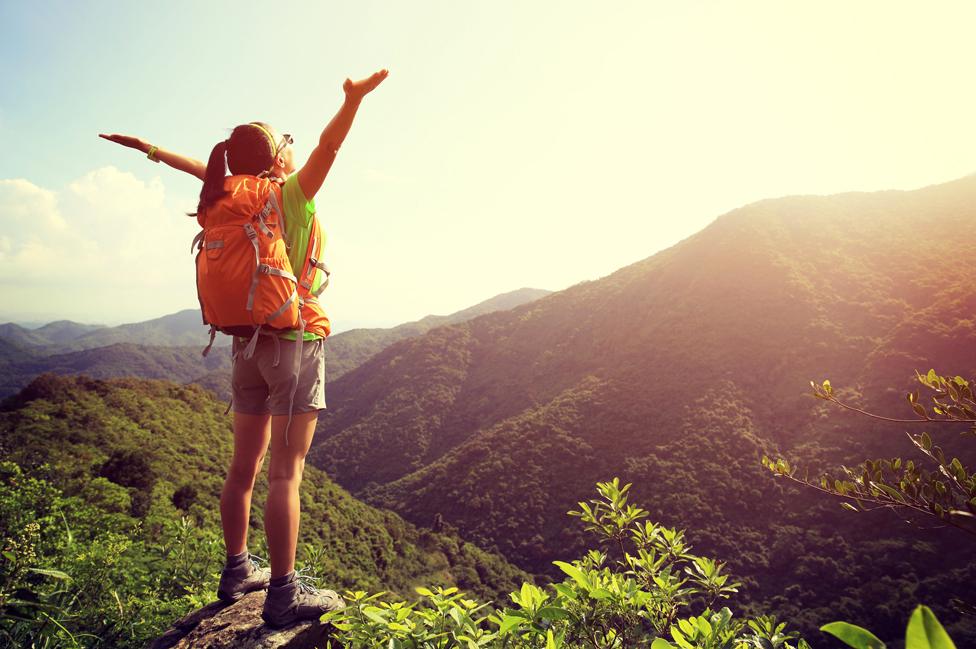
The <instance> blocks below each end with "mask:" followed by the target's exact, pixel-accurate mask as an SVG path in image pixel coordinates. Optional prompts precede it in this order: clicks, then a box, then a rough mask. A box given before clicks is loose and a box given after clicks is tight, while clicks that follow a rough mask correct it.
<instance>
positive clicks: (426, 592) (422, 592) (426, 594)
mask: <svg viewBox="0 0 976 649" xmlns="http://www.w3.org/2000/svg"><path fill="white" fill-rule="evenodd" d="M414 590H415V591H417V594H418V595H423V596H424V597H433V596H434V593H432V592H431V591H430V589H429V588H424V587H423V586H417V587H416V588H414Z"/></svg>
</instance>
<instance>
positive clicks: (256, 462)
mask: <svg viewBox="0 0 976 649" xmlns="http://www.w3.org/2000/svg"><path fill="white" fill-rule="evenodd" d="M270 423H271V416H270V415H245V414H242V413H239V412H235V413H234V458H233V460H231V464H230V470H229V471H228V472H227V479H226V480H225V481H224V490H223V492H222V493H221V494H220V520H221V523H222V524H223V528H224V545H225V546H226V547H227V554H228V555H236V554H240V553H241V552H244V550H246V549H247V528H248V523H249V522H250V519H251V494H252V493H253V491H254V480H255V479H256V478H257V476H258V473H260V471H261V466H262V465H263V464H264V454H265V452H266V451H267V450H268V441H269V440H270V439H271V426H270V425H269V424H270Z"/></svg>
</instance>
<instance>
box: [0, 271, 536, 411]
mask: <svg viewBox="0 0 976 649" xmlns="http://www.w3.org/2000/svg"><path fill="white" fill-rule="evenodd" d="M546 294H548V291H544V290H541V289H531V288H523V289H519V290H516V291H511V292H509V293H503V294H501V295H497V296H495V297H493V298H491V299H488V300H485V301H484V302H480V303H478V304H476V305H474V306H472V307H469V308H467V309H464V310H462V311H458V312H456V313H452V314H451V315H446V316H435V315H431V316H427V317H425V318H423V319H422V320H418V321H416V322H408V323H405V324H402V325H398V326H396V327H392V328H388V329H354V330H352V331H347V332H342V333H339V334H336V335H334V336H330V337H329V338H328V348H327V351H326V359H327V361H326V372H327V378H328V380H330V381H331V380H334V379H335V378H337V377H339V376H341V375H342V374H343V373H345V372H346V371H348V370H350V369H352V368H354V367H356V366H357V365H358V364H359V363H362V362H363V361H365V360H366V359H368V358H369V357H370V356H372V355H373V354H375V353H377V352H378V351H380V350H382V349H383V348H384V347H386V346H387V345H389V344H391V343H393V342H396V341H398V340H403V339H405V338H410V337H413V336H419V335H420V334H422V333H424V332H426V331H429V330H430V329H433V328H434V327H437V326H440V325H444V324H450V323H455V322H463V321H464V320H468V319H470V318H473V317H476V316H478V315H481V314H483V313H490V312H492V311H497V310H502V309H510V308H512V307H514V306H517V305H520V304H525V303H526V302H529V301H531V300H534V299H537V298H539V297H540V296H542V295H546ZM206 332H207V329H206V328H205V327H203V326H202V325H201V323H200V314H199V311H197V310H193V309H191V310H186V311H180V312H178V313H174V314H171V315H168V316H164V317H162V318H157V319H155V320H149V321H146V322H137V323H133V324H127V325H120V326H118V327H109V328H106V327H102V326H100V325H80V324H78V323H73V322H69V321H67V320H63V321H59V322H52V323H50V324H47V325H44V326H43V327H40V328H38V329H25V328H23V327H20V326H19V325H16V324H13V323H7V324H4V325H0V398H3V397H6V396H9V395H11V394H14V393H15V392H17V391H18V390H20V389H21V388H22V387H24V386H25V385H27V384H28V383H29V382H30V381H31V379H33V378H34V377H35V376H38V375H39V374H43V373H44V372H53V373H55V374H85V375H87V376H92V377H95V378H109V377H113V376H137V377H141V378H147V379H169V380H171V381H177V382H179V383H191V382H192V383H198V384H200V385H202V386H204V387H205V388H208V389H210V390H213V391H214V392H215V393H216V394H217V396H218V397H219V398H221V399H229V398H230V360H231V359H230V351H229V347H228V345H227V343H228V342H229V341H230V338H228V337H227V336H224V335H218V336H217V338H216V341H215V348H214V349H213V350H212V351H211V352H210V353H209V354H208V355H207V356H206V357H203V356H202V355H201V353H200V352H201V351H202V350H203V348H204V346H206V343H207V341H208V339H209V338H208V335H207V333H206ZM108 341H120V342H108ZM174 345H184V346H174ZM186 345H189V346H186ZM65 350H67V351H65Z"/></svg>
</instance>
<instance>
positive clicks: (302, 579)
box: [295, 566, 319, 595]
mask: <svg viewBox="0 0 976 649" xmlns="http://www.w3.org/2000/svg"><path fill="white" fill-rule="evenodd" d="M295 580H296V581H297V582H298V589H299V591H300V592H305V593H309V594H312V595H315V594H317V593H318V590H317V589H316V588H315V586H314V585H313V584H312V582H315V581H318V580H319V578H318V577H313V576H312V575H310V574H309V573H308V572H307V567H306V566H302V567H301V568H299V569H298V570H296V571H295Z"/></svg>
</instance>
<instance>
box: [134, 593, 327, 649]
mask: <svg viewBox="0 0 976 649" xmlns="http://www.w3.org/2000/svg"><path fill="white" fill-rule="evenodd" d="M266 594H267V591H263V590H262V591H256V592H253V593H248V594H247V595H245V596H244V597H242V598H241V600H240V601H238V602H235V603H233V604H225V603H223V602H219V601H218V602H214V603H213V604H208V605H207V606H204V607H203V608H201V609H197V610H196V611H193V612H192V613H189V614H188V615H186V616H184V617H182V618H180V619H179V620H177V621H176V622H175V623H174V624H173V626H172V627H170V629H169V630H168V631H166V633H164V634H163V635H161V636H160V637H158V638H156V640H154V641H153V642H152V643H150V644H149V645H148V646H147V647H146V649H324V648H325V647H326V642H327V641H328V640H329V639H330V638H331V634H332V633H333V632H334V631H335V627H333V626H332V625H331V624H322V623H321V622H318V621H312V622H301V623H298V624H295V625H294V626H290V627H288V628H287V629H281V630H277V631H276V630H274V629H271V628H269V627H268V626H266V625H265V624H264V621H263V620H262V619H261V609H262V608H263V607H264V598H265V595H266ZM341 646H342V645H341V644H339V643H338V641H336V640H335V639H333V640H332V647H333V649H340V648H341Z"/></svg>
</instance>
